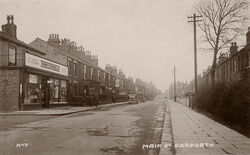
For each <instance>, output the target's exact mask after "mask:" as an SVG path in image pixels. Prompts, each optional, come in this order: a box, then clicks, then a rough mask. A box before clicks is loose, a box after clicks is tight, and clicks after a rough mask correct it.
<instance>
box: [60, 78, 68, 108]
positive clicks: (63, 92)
mask: <svg viewBox="0 0 250 155" xmlns="http://www.w3.org/2000/svg"><path fill="white" fill-rule="evenodd" d="M66 97H67V83H66V81H63V80H61V84H60V102H65V103H66V102H67V98H66Z"/></svg>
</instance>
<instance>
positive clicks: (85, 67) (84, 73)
mask: <svg viewBox="0 0 250 155" xmlns="http://www.w3.org/2000/svg"><path fill="white" fill-rule="evenodd" d="M86 76H87V66H86V65H83V78H84V79H86Z"/></svg>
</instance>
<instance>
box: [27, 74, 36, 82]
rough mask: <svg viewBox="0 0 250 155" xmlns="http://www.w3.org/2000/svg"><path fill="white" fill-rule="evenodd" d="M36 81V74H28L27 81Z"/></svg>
mask: <svg viewBox="0 0 250 155" xmlns="http://www.w3.org/2000/svg"><path fill="white" fill-rule="evenodd" d="M37 81H38V77H37V75H32V74H29V83H37Z"/></svg>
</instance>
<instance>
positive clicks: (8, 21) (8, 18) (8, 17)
mask: <svg viewBox="0 0 250 155" xmlns="http://www.w3.org/2000/svg"><path fill="white" fill-rule="evenodd" d="M7 24H10V16H9V15H7Z"/></svg>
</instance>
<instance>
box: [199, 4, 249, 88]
mask: <svg viewBox="0 0 250 155" xmlns="http://www.w3.org/2000/svg"><path fill="white" fill-rule="evenodd" d="M248 7H249V0H201V1H200V2H199V3H198V4H197V6H196V7H195V9H196V11H197V12H198V13H199V14H201V15H202V18H203V19H202V22H200V24H199V27H200V28H201V30H202V31H203V32H204V33H205V38H206V40H207V42H208V43H209V45H210V46H211V47H212V49H213V61H212V68H211V76H212V85H214V83H215V68H216V60H217V55H218V53H219V51H220V50H221V49H222V48H223V47H225V46H227V45H228V44H229V43H230V42H232V41H234V40H236V39H237V37H238V36H239V35H240V34H241V32H242V31H243V30H244V29H245V26H246V21H247V19H248V18H247V10H248Z"/></svg>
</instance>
